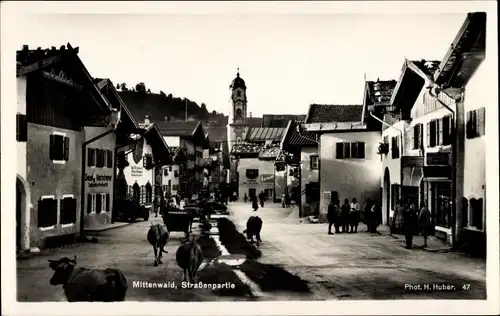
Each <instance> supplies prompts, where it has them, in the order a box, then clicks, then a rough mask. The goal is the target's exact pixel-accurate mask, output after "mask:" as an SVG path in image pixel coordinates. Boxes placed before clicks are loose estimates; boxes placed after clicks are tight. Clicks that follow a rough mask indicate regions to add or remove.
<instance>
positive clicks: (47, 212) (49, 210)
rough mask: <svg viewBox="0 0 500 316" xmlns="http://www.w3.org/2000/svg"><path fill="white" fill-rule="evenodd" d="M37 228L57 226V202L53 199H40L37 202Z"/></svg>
mask: <svg viewBox="0 0 500 316" xmlns="http://www.w3.org/2000/svg"><path fill="white" fill-rule="evenodd" d="M37 213H38V227H40V228H48V227H52V226H54V225H57V200H56V199H55V198H54V197H42V198H41V199H40V200H39V201H38V209H37Z"/></svg>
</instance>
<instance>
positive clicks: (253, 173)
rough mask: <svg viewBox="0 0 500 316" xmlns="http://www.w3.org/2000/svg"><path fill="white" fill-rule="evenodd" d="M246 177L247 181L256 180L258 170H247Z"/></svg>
mask: <svg viewBox="0 0 500 316" xmlns="http://www.w3.org/2000/svg"><path fill="white" fill-rule="evenodd" d="M246 176H247V178H248V179H257V177H258V176H259V169H247V170H246Z"/></svg>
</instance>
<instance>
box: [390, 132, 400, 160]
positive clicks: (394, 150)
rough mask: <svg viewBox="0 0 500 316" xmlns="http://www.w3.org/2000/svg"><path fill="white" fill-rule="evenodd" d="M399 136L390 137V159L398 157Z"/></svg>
mask: <svg viewBox="0 0 500 316" xmlns="http://www.w3.org/2000/svg"><path fill="white" fill-rule="evenodd" d="M399 138H400V137H399V136H395V137H391V152H392V159H397V158H399Z"/></svg>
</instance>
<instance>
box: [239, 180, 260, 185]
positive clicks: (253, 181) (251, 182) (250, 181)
mask: <svg viewBox="0 0 500 316" xmlns="http://www.w3.org/2000/svg"><path fill="white" fill-rule="evenodd" d="M241 183H242V184H257V180H255V179H247V180H243V181H242V182H241Z"/></svg>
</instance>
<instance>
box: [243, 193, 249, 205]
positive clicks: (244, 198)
mask: <svg viewBox="0 0 500 316" xmlns="http://www.w3.org/2000/svg"><path fill="white" fill-rule="evenodd" d="M243 201H245V203H246V202H248V196H247V194H246V193H245V195H244V196H243Z"/></svg>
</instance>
